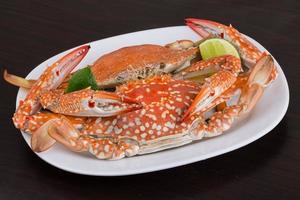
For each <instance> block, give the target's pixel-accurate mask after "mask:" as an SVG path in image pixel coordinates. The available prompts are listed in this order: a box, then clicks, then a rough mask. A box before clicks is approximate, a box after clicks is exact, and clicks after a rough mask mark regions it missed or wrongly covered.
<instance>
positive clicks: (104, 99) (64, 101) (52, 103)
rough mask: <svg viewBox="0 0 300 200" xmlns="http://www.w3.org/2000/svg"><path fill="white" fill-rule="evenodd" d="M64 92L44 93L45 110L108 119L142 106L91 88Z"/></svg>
mask: <svg viewBox="0 0 300 200" xmlns="http://www.w3.org/2000/svg"><path fill="white" fill-rule="evenodd" d="M63 93H64V91H63V90H52V91H46V92H44V93H43V94H42V95H41V97H40V102H41V104H42V106H43V108H45V109H49V110H51V111H52V112H55V113H60V114H64V115H72V116H80V117H83V116H89V117H108V116H115V115H119V114H121V113H125V112H130V111H133V110H136V109H139V108H140V104H138V103H136V102H135V101H134V100H133V99H131V98H128V97H120V96H119V95H117V94H115V93H110V92H105V91H94V90H91V89H90V88H86V89H84V90H80V91H75V92H71V93H67V94H63Z"/></svg>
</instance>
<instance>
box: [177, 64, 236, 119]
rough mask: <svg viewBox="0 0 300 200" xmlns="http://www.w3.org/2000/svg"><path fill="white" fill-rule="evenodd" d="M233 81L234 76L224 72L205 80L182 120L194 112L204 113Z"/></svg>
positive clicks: (234, 79)
mask: <svg viewBox="0 0 300 200" xmlns="http://www.w3.org/2000/svg"><path fill="white" fill-rule="evenodd" d="M235 81H236V76H235V74H234V73H232V72H230V71H226V70H222V71H219V72H218V73H216V74H214V75H212V76H211V77H209V78H207V79H206V80H205V83H204V85H203V87H202V89H201V90H200V92H199V93H198V95H197V96H196V98H195V99H194V101H193V103H192V105H191V106H190V107H189V108H188V110H187V111H186V112H185V114H184V116H183V119H182V120H183V121H184V120H186V119H187V118H189V117H190V116H192V115H193V114H195V113H196V112H199V111H200V112H202V111H206V109H207V108H209V107H211V103H212V102H213V101H214V100H215V99H216V98H218V97H219V96H220V95H221V94H222V93H223V92H224V91H225V90H227V89H228V88H229V87H230V86H231V85H232V84H233V83H234V82H235Z"/></svg>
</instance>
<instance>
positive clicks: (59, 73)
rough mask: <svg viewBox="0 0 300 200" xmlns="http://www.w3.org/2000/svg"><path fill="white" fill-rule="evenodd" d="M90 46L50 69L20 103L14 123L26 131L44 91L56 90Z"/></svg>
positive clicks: (70, 55) (65, 58) (62, 59)
mask: <svg viewBox="0 0 300 200" xmlns="http://www.w3.org/2000/svg"><path fill="white" fill-rule="evenodd" d="M89 48H90V46H89V45H84V46H81V47H79V48H77V49H75V50H73V51H72V52H70V53H68V54H67V55H65V56H64V57H62V58H61V59H60V60H58V61H57V62H55V63H54V64H52V65H51V66H50V67H48V68H47V69H46V70H45V71H44V72H43V73H42V75H41V76H40V77H39V79H38V80H37V81H36V82H35V83H34V85H33V86H32V87H31V89H30V91H29V93H28V95H27V96H26V98H25V100H24V101H21V102H20V105H19V107H18V108H17V111H16V112H15V114H14V117H13V122H14V124H15V126H16V127H17V128H19V129H21V130H24V129H26V125H27V122H28V120H29V117H30V116H31V115H32V114H34V113H36V112H37V111H38V110H39V109H40V103H39V96H40V94H41V92H42V91H46V90H51V89H55V88H56V87H58V85H59V84H61V83H62V81H63V80H64V78H65V77H66V76H67V75H68V74H69V73H70V72H71V71H72V70H73V69H74V67H76V66H77V65H78V63H79V62H80V61H81V60H82V59H83V58H84V56H85V55H86V54H87V52H88V50H89Z"/></svg>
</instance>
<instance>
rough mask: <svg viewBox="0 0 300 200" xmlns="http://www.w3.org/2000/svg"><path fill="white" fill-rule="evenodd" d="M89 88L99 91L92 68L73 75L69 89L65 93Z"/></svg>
mask: <svg viewBox="0 0 300 200" xmlns="http://www.w3.org/2000/svg"><path fill="white" fill-rule="evenodd" d="M87 87H91V89H93V90H97V89H98V86H97V82H96V80H95V77H94V75H93V73H92V71H91V68H90V66H87V67H85V68H83V69H80V70H78V71H76V72H75V73H74V74H73V75H72V77H71V79H70V80H69V84H68V88H67V89H66V91H65V92H66V93H69V92H74V91H77V90H81V89H84V88H87Z"/></svg>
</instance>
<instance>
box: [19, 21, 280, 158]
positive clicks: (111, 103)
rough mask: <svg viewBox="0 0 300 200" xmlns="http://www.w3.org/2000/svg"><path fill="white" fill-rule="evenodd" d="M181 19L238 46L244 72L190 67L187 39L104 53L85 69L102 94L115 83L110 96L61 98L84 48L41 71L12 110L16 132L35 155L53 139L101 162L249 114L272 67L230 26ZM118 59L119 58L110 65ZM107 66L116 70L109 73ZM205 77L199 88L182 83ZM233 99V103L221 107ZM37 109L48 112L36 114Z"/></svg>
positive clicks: (234, 61)
mask: <svg viewBox="0 0 300 200" xmlns="http://www.w3.org/2000/svg"><path fill="white" fill-rule="evenodd" d="M187 21H188V25H189V26H190V27H192V28H193V29H194V30H196V31H198V32H199V33H200V34H201V35H202V36H205V37H207V36H208V35H209V32H207V30H208V31H213V32H214V33H217V34H218V36H224V33H223V32H222V33H223V34H221V31H224V32H225V33H226V39H228V38H229V39H230V41H231V42H232V43H233V44H236V45H237V44H239V45H240V46H238V49H239V52H240V54H241V57H242V58H243V59H242V61H243V62H244V63H247V67H249V68H250V69H249V71H248V72H244V73H241V72H242V63H241V61H240V59H238V58H236V57H234V56H230V55H224V56H221V57H216V58H212V59H209V60H205V61H203V60H202V61H199V62H196V63H194V64H191V65H190V61H191V60H192V59H194V58H195V57H196V53H197V49H196V48H195V47H194V46H193V43H192V42H190V41H185V40H183V41H179V42H175V43H173V44H169V45H166V47H162V46H158V45H140V46H132V47H126V48H123V49H120V50H117V51H115V52H112V53H110V54H107V55H104V56H102V57H101V58H99V60H98V61H96V62H95V64H94V65H93V67H92V68H91V69H92V71H93V73H94V75H95V77H96V80H97V83H98V85H99V86H101V87H102V88H105V87H108V86H109V87H110V86H113V85H116V84H118V85H120V86H118V87H117V89H116V91H115V92H106V91H101V90H100V91H93V90H91V89H90V88H86V89H84V90H81V91H76V92H72V93H68V94H64V93H63V90H61V89H56V88H57V87H58V86H59V85H60V84H61V83H62V82H63V79H64V78H65V77H66V76H68V73H69V72H70V71H71V70H72V69H73V68H74V67H75V66H76V64H78V63H79V62H80V60H81V59H82V58H83V57H84V55H85V54H86V53H87V50H88V48H89V47H88V46H82V47H79V48H77V49H75V50H74V51H72V52H71V53H69V54H68V55H66V56H65V57H63V58H62V59H60V60H59V61H58V62H56V63H55V64H53V65H52V66H51V67H49V68H47V69H46V70H45V71H44V73H43V74H42V75H41V76H40V78H39V79H38V80H37V81H36V82H35V83H34V85H33V86H32V87H31V89H30V91H29V93H28V95H27V97H26V99H25V100H24V102H23V103H21V104H20V105H19V107H18V109H17V111H16V113H15V115H14V118H13V119H14V123H15V126H16V127H17V128H20V129H21V130H24V131H26V132H30V133H32V148H33V149H34V150H35V151H44V150H46V149H48V148H49V147H51V146H52V145H53V144H54V143H55V141H58V142H60V143H62V144H63V145H65V146H66V147H68V148H69V149H71V150H73V151H89V152H90V153H92V154H93V155H95V156H96V157H97V158H100V159H120V158H123V157H125V156H133V155H136V154H145V153H151V152H155V151H160V150H163V149H168V148H172V147H177V146H181V145H184V144H187V143H190V142H192V141H193V140H199V139H201V138H203V137H212V136H216V135H219V134H221V133H222V132H223V131H225V130H227V129H229V128H230V126H231V124H232V122H233V121H234V119H235V118H237V117H239V116H240V115H241V114H243V113H247V112H249V111H251V109H252V108H253V107H254V105H255V104H256V102H257V101H258V99H259V98H260V97H261V95H262V93H263V90H264V88H265V87H266V86H267V85H268V84H270V83H271V81H272V80H274V79H275V78H276V74H277V73H276V68H275V66H274V62H273V59H272V57H271V56H269V55H267V54H265V53H261V52H259V51H258V49H256V48H254V46H253V45H252V44H251V43H250V42H249V41H247V40H246V39H245V38H244V37H243V36H242V35H241V34H240V33H238V32H237V31H236V30H235V29H233V28H232V27H231V26H230V27H227V26H225V25H221V24H218V23H216V22H211V21H207V20H196V19H187ZM224 38H225V37H224ZM237 41H238V42H237ZM247 45H248V46H247ZM251 45H252V46H253V47H252V46H251ZM141 49H143V51H141ZM145 52H147V53H145ZM120 55H122V56H121V57H122V59H116V58H120ZM255 55H257V56H255ZM249 58H250V59H249ZM247 59H248V60H247ZM245 60H246V61H245ZM110 66H116V67H115V68H113V69H114V71H113V73H111V74H110V75H109V74H106V72H107V71H108V69H111V67H110ZM171 72H172V74H170V73H171ZM173 74H175V75H173ZM208 74H209V75H210V76H209V77H207V78H206V79H205V80H204V82H203V83H197V82H194V81H192V80H187V78H193V77H197V76H199V75H208ZM211 74H213V75H211ZM139 79H140V80H139ZM237 93H238V94H239V100H238V102H236V103H235V104H234V105H227V104H226V103H225V106H224V102H227V101H228V100H229V99H231V98H232V97H233V96H236V95H237ZM220 104H222V105H223V108H220V106H219V107H218V108H217V111H216V112H214V113H213V114H212V116H211V117H209V119H206V117H205V114H206V113H207V112H208V111H210V110H212V109H213V108H215V107H216V106H218V105H220ZM40 105H42V106H43V107H44V108H45V109H48V110H50V111H52V112H44V111H39V108H40Z"/></svg>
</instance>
